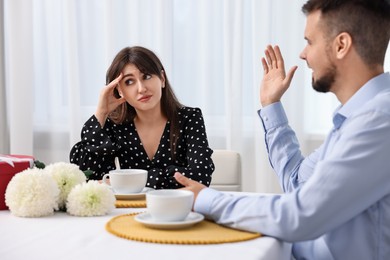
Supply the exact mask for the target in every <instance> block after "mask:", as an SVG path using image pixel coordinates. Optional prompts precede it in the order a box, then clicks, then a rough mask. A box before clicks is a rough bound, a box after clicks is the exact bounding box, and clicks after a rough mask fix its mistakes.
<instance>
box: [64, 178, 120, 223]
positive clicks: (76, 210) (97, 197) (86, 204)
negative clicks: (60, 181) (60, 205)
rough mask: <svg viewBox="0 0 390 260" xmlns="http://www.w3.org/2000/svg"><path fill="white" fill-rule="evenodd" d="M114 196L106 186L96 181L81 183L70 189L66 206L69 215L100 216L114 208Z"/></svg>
mask: <svg viewBox="0 0 390 260" xmlns="http://www.w3.org/2000/svg"><path fill="white" fill-rule="evenodd" d="M115 200H116V199H115V195H114V193H113V192H112V191H111V190H110V188H109V187H108V186H107V185H104V184H100V183H99V182H98V181H89V182H88V183H82V184H79V185H77V186H76V187H74V188H73V189H72V191H71V192H70V193H69V196H68V202H67V204H66V209H67V212H68V213H69V214H71V215H75V216H81V217H90V216H102V215H105V214H107V213H108V212H110V211H111V210H112V209H114V208H115Z"/></svg>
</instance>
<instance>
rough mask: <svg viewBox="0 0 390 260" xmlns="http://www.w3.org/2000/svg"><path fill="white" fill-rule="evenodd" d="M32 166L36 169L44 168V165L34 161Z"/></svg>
mask: <svg viewBox="0 0 390 260" xmlns="http://www.w3.org/2000/svg"><path fill="white" fill-rule="evenodd" d="M34 166H35V167H37V168H38V169H45V167H46V165H45V164H44V163H43V162H41V161H38V160H35V161H34Z"/></svg>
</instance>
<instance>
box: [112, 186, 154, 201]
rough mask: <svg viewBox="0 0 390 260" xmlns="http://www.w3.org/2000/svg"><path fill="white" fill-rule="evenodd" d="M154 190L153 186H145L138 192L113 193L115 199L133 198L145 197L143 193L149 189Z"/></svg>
mask: <svg viewBox="0 0 390 260" xmlns="http://www.w3.org/2000/svg"><path fill="white" fill-rule="evenodd" d="M152 190H154V189H153V188H148V187H145V188H144V189H143V190H142V191H141V192H140V193H128V194H119V193H115V198H116V199H117V200H135V199H143V198H145V194H146V193H148V192H149V191H152Z"/></svg>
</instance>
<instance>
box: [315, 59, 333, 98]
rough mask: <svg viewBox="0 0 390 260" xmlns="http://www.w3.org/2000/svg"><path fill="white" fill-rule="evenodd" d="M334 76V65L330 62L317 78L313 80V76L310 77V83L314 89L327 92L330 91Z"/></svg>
mask: <svg viewBox="0 0 390 260" xmlns="http://www.w3.org/2000/svg"><path fill="white" fill-rule="evenodd" d="M335 78H336V67H335V66H334V65H333V64H331V66H330V68H329V69H328V70H327V72H326V74H325V75H323V76H322V77H321V78H319V79H317V80H314V78H312V83H311V84H312V86H313V89H314V90H315V91H317V92H322V93H327V92H329V91H330V89H331V87H332V85H333V83H334V81H335Z"/></svg>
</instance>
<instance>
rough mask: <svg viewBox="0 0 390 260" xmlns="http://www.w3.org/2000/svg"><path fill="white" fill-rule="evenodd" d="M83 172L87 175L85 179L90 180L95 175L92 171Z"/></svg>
mask: <svg viewBox="0 0 390 260" xmlns="http://www.w3.org/2000/svg"><path fill="white" fill-rule="evenodd" d="M83 172H84V174H85V177H87V179H89V176H91V175H92V174H93V171H91V170H85V171H83Z"/></svg>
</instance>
